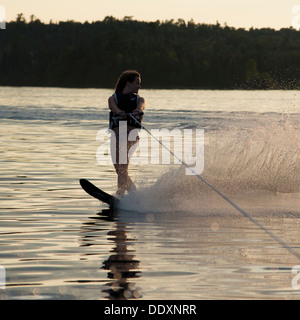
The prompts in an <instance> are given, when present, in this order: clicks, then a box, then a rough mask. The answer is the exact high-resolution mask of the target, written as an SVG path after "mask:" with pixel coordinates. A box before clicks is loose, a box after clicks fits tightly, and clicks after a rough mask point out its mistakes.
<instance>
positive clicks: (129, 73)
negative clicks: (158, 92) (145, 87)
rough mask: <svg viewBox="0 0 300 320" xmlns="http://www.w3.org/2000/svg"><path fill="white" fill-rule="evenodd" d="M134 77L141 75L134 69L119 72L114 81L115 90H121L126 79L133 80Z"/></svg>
mask: <svg viewBox="0 0 300 320" xmlns="http://www.w3.org/2000/svg"><path fill="white" fill-rule="evenodd" d="M136 77H139V78H140V77H141V75H140V74H139V73H138V72H137V71H135V70H126V71H124V72H122V73H121V75H120V77H119V79H118V81H117V83H116V88H115V90H116V92H122V91H123V89H124V88H125V86H126V83H127V81H129V82H133V81H134V79H135V78H136Z"/></svg>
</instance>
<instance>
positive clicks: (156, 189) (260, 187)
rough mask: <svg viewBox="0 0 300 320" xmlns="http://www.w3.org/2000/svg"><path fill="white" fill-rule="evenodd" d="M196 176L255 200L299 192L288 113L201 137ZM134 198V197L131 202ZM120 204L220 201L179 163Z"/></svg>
mask: <svg viewBox="0 0 300 320" xmlns="http://www.w3.org/2000/svg"><path fill="white" fill-rule="evenodd" d="M206 139H207V141H206V146H205V168H204V172H203V174H202V176H203V177H204V178H205V179H207V180H208V181H209V182H210V183H211V184H212V185H213V186H214V187H216V188H217V189H218V190H220V191H221V192H223V193H225V194H226V195H229V196H232V197H235V198H236V197H241V198H242V197H246V198H247V199H249V198H251V201H252V202H253V201H255V200H256V199H258V198H259V197H261V196H262V195H276V194H279V193H280V194H286V193H294V194H296V193H298V192H300V161H299V160H300V131H299V129H298V128H297V127H296V126H295V125H293V124H292V122H291V121H290V119H289V117H288V116H281V117H280V118H277V119H276V120H274V119H272V120H270V121H264V123H263V125H257V126H256V127H255V128H251V129H249V128H248V129H241V128H237V127H231V128H228V129H226V130H217V131H214V132H211V133H209V134H208V135H207V136H206ZM137 199H138V200H137ZM124 201H125V203H124V204H125V205H126V206H127V207H128V206H129V207H130V206H131V208H133V209H134V208H135V207H136V206H137V207H139V208H140V209H143V210H148V211H169V210H179V211H180V210H198V211H199V208H201V210H202V211H205V212H207V210H208V209H209V208H210V210H212V209H213V208H215V209H216V210H219V209H220V207H221V206H223V207H224V202H223V201H222V199H220V198H219V197H218V195H216V194H215V193H214V192H213V191H212V190H211V189H210V188H209V187H207V186H206V185H205V184H204V183H203V182H202V181H201V180H200V179H199V178H197V177H196V176H187V175H186V174H185V168H184V167H183V166H181V167H177V168H172V169H170V170H169V171H168V172H166V173H165V174H164V175H162V176H161V177H160V178H159V179H158V180H157V181H156V183H155V184H152V185H151V186H148V187H143V188H141V189H140V190H139V191H138V192H137V193H136V194H133V195H130V196H128V197H127V198H126V199H125V200H124Z"/></svg>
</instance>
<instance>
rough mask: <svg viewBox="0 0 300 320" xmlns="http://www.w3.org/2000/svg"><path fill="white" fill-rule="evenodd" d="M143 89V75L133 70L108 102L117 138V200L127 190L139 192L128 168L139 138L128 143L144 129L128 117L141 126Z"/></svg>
mask: <svg viewBox="0 0 300 320" xmlns="http://www.w3.org/2000/svg"><path fill="white" fill-rule="evenodd" d="M140 88H141V75H140V74H139V73H138V72H137V71H134V70H127V71H124V72H123V73H122V74H121V75H120V77H119V79H118V81H117V83H116V87H115V93H114V94H113V95H112V96H111V97H109V99H108V106H109V109H110V121H109V128H110V129H111V130H113V132H114V134H115V139H111V154H112V160H113V164H114V167H115V169H116V172H117V175H118V191H117V193H116V195H118V196H121V195H123V194H124V193H125V191H126V190H127V191H132V190H136V187H135V185H134V183H133V182H132V180H131V179H130V177H129V175H128V165H129V159H130V155H131V154H132V151H133V148H132V147H133V146H136V147H137V143H138V140H139V137H138V135H136V139H135V140H134V141H129V140H128V136H129V134H130V132H131V131H132V130H134V129H140V128H141V126H140V125H139V124H138V123H137V122H135V121H134V119H133V118H132V117H130V116H129V114H132V115H133V116H134V117H135V118H136V119H137V120H138V121H139V123H141V121H142V114H143V113H142V111H143V110H144V109H145V99H144V98H142V97H140V96H139V95H138V91H139V89H140ZM124 123H126V131H125V134H124V132H123V131H122V132H121V130H120V126H121V124H124ZM130 140H131V139H130ZM124 141H125V143H124ZM129 151H130V154H129ZM124 154H125V158H126V159H125V161H124V157H123V158H122V155H123V156H124ZM114 155H115V156H114ZM122 159H123V160H122Z"/></svg>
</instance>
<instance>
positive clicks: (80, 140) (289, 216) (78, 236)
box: [0, 87, 300, 300]
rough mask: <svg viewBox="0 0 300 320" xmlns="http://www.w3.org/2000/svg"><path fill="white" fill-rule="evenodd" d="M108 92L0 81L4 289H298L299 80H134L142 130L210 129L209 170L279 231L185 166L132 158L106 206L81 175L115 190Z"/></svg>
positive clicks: (173, 295)
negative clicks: (177, 84)
mask: <svg viewBox="0 0 300 320" xmlns="http://www.w3.org/2000/svg"><path fill="white" fill-rule="evenodd" d="M111 93H112V92H111V90H101V89H59V88H10V87H2V88H0V132H1V135H0V139H1V143H0V161H1V172H0V265H1V266H3V268H5V271H6V274H5V288H4V285H3V283H1V282H0V287H1V289H0V297H1V298H3V299H91V300H94V299H155V300H160V299H299V297H300V289H298V288H297V287H295V283H296V284H297V281H296V282H295V276H296V274H295V273H293V272H292V268H293V267H294V266H297V265H300V259H299V258H298V257H297V253H298V254H299V255H300V245H299V241H300V240H299V239H300V237H299V235H300V231H299V230H300V229H299V224H300V209H299V208H300V200H299V192H300V176H299V173H300V164H299V158H300V148H299V144H300V142H299V141H300V139H299V138H300V135H299V121H300V113H299V102H300V93H299V92H297V91H197V90H143V91H142V92H141V95H142V96H144V97H145V99H146V103H147V109H146V113H145V117H144V124H145V126H146V127H147V128H148V129H162V128H165V129H168V130H172V129H174V128H178V129H181V130H183V129H196V128H197V129H198V128H199V129H204V132H205V165H204V171H203V176H204V177H205V178H206V179H207V180H208V181H209V182H210V183H211V184H212V185H213V186H214V187H216V188H217V189H218V190H220V191H222V192H223V193H224V194H226V196H228V197H229V198H230V200H232V201H233V202H234V203H236V204H237V205H238V206H239V207H241V208H242V209H243V210H245V212H246V213H247V214H249V215H250V216H251V217H253V218H254V219H255V220H256V221H258V222H259V223H260V224H261V225H262V226H263V227H264V228H266V230H267V231H271V233H272V234H274V235H275V236H276V237H277V238H278V239H279V240H280V241H281V243H279V242H278V241H276V240H274V239H273V238H272V237H270V235H268V234H267V233H266V232H265V231H264V230H262V228H260V227H258V226H257V225H255V224H254V223H253V222H252V221H250V220H249V219H248V218H247V217H245V216H243V215H242V214H241V213H240V212H239V211H237V210H236V209H235V208H234V207H232V205H230V204H229V203H228V202H226V201H224V199H222V198H221V197H220V196H219V195H217V194H216V193H215V192H213V191H212V190H211V189H209V188H208V187H207V186H206V185H205V184H204V183H203V182H202V181H200V180H199V179H198V178H197V177H195V176H187V175H186V174H185V169H184V168H182V167H181V166H180V165H172V164H170V165H155V164H153V163H152V164H151V163H149V164H136V165H133V164H132V165H131V166H130V175H131V177H132V179H133V180H134V181H135V182H136V184H137V186H138V191H137V192H135V193H133V194H130V195H126V196H125V197H124V198H123V199H122V201H121V209H120V210H119V211H118V212H117V213H115V214H114V215H112V213H111V212H110V211H109V210H108V208H107V206H106V205H105V204H102V203H99V202H98V201H97V200H95V199H93V198H91V197H89V196H88V195H87V194H86V193H85V192H84V191H83V190H82V189H81V188H80V186H79V183H78V180H79V179H80V178H87V179H89V180H91V181H92V182H93V183H95V184H96V185H97V186H98V187H100V188H101V189H103V190H105V191H106V192H109V193H111V194H113V193H114V192H115V191H116V174H115V171H114V168H113V166H112V165H111V164H110V163H107V164H102V165H100V164H99V163H98V162H97V160H96V152H97V149H98V147H99V145H100V144H101V142H100V141H99V140H98V141H97V140H96V136H97V133H98V131H99V130H101V129H104V128H107V118H108V112H107V111H108V109H107V99H108V97H109V95H111ZM284 246H285V248H284ZM289 249H292V250H294V252H295V253H296V255H294V254H293V253H291V252H290V251H289ZM3 268H2V269H0V271H1V270H3ZM296 272H297V270H296ZM0 276H1V275H0ZM293 279H294V282H292V280H293ZM0 280H1V277H0ZM293 284H294V285H293ZM299 284H300V283H299Z"/></svg>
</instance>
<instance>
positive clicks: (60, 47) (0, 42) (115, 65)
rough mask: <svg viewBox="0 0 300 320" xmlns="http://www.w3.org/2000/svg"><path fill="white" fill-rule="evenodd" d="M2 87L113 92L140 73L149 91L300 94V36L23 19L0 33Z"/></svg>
mask: <svg viewBox="0 0 300 320" xmlns="http://www.w3.org/2000/svg"><path fill="white" fill-rule="evenodd" d="M0 46H1V47H0V48H1V50H0V85H2V86H3V85H4V86H6V85H9V86H57V87H82V88H86V87H93V88H112V87H113V86H114V84H115V82H116V79H117V77H118V76H119V74H120V73H121V72H122V71H123V70H126V69H135V70H138V71H139V72H141V74H142V85H143V87H144V88H195V89H196V88H199V89H200V88H202V89H208V88H209V89H298V88H300V72H299V70H300V31H297V30H295V29H293V28H286V29H281V30H274V29H271V28H264V29H254V28H251V29H249V30H245V29H243V28H238V29H237V28H232V27H229V26H227V25H224V26H221V25H220V24H219V23H218V22H217V23H216V24H215V25H210V24H197V23H195V22H194V21H193V20H190V21H188V22H186V21H184V20H182V19H179V20H177V21H174V20H168V21H155V22H144V21H136V20H134V19H133V18H132V17H124V18H123V19H121V20H120V19H116V18H114V17H106V18H104V19H103V20H102V21H95V22H85V23H79V22H75V21H64V22H53V21H50V22H49V23H43V22H41V21H40V20H39V19H37V18H36V17H34V16H33V15H32V16H31V17H30V20H29V21H27V20H26V19H25V17H24V15H23V14H18V16H17V18H16V20H15V21H11V22H8V23H6V29H5V30H0Z"/></svg>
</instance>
